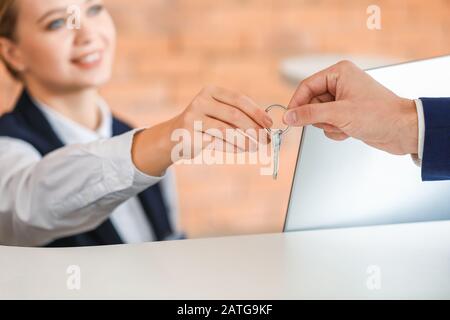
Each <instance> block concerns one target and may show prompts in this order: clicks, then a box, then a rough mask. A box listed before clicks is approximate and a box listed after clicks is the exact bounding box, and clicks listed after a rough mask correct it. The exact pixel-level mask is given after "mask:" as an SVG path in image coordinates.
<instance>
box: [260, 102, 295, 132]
mask: <svg viewBox="0 0 450 320" xmlns="http://www.w3.org/2000/svg"><path fill="white" fill-rule="evenodd" d="M275 108H281V109H284V110H286V111H287V110H288V108H286V107H285V106H282V105H280V104H273V105H271V106H269V107H268V108H267V109H266V113H269V112H270V111H271V110H272V109H275ZM290 128H291V127H290V126H286V128H284V129H283V130H281V129H278V130H281V134H282V135H283V134H285V133H286V132H288V131H289V129H290ZM265 129H266V131H267V133H269V134H270V135H273V134H274V133H276V132H277V131H278V130H273V129H272V128H265Z"/></svg>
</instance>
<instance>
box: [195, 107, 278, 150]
mask: <svg viewBox="0 0 450 320" xmlns="http://www.w3.org/2000/svg"><path fill="white" fill-rule="evenodd" d="M204 112H205V114H206V115H207V116H209V117H211V118H214V119H217V120H219V121H221V122H223V123H226V124H228V125H229V126H230V128H234V129H240V130H241V131H243V132H244V133H245V134H247V135H249V136H250V137H251V138H253V139H255V140H257V141H258V142H262V143H267V142H268V141H269V138H268V135H267V132H266V130H264V129H263V127H261V126H260V125H259V124H258V123H256V122H255V121H253V120H252V119H251V118H250V117H249V116H248V115H247V114H246V113H244V112H242V111H241V110H240V109H237V108H233V107H231V106H229V105H228V104H224V103H222V102H219V101H216V100H214V99H212V100H211V103H210V105H208V106H207V107H206V109H205V110H204Z"/></svg>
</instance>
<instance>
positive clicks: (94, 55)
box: [75, 52, 100, 63]
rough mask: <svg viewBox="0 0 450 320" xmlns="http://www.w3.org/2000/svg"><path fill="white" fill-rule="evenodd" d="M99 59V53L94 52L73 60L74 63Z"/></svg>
mask: <svg viewBox="0 0 450 320" xmlns="http://www.w3.org/2000/svg"><path fill="white" fill-rule="evenodd" d="M98 60H100V53H99V52H95V53H91V54H88V55H87V56H84V57H83V58H80V59H77V60H75V62H76V63H93V62H97V61H98Z"/></svg>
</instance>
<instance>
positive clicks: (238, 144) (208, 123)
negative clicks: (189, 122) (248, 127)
mask: <svg viewBox="0 0 450 320" xmlns="http://www.w3.org/2000/svg"><path fill="white" fill-rule="evenodd" d="M202 132H203V133H205V134H207V135H209V136H211V137H214V138H216V140H214V141H215V142H216V145H218V144H217V139H220V140H222V141H223V142H224V143H223V145H220V146H222V147H223V148H222V149H221V148H220V146H219V147H218V149H217V150H219V151H224V152H239V151H240V152H242V151H250V152H253V151H256V150H258V140H256V139H255V137H253V136H252V135H251V134H250V135H249V134H245V133H244V132H243V131H242V130H239V129H236V128H234V127H232V126H231V125H229V124H228V123H225V122H223V121H220V120H217V119H213V118H207V119H205V121H204V123H203V128H202ZM219 142H220V141H219ZM208 144H209V143H208ZM204 147H206V146H204ZM220 149H221V150H220Z"/></svg>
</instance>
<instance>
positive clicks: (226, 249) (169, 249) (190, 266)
mask: <svg viewBox="0 0 450 320" xmlns="http://www.w3.org/2000/svg"><path fill="white" fill-rule="evenodd" d="M71 265H76V266H79V268H80V269H79V270H80V278H79V279H80V290H69V289H68V287H67V282H68V279H69V277H71V276H72V274H67V268H68V267H69V266H71ZM0 270H1V271H0V298H2V299H15V298H21V299H22V298H24V299H35V298H36V299H46V298H60V299H96V298H106V299H116V298H124V299H305V298H306V299H310V298H325V299H347V298H356V299H366V298H367V299H392V298H427V299H428V298H438V299H449V298H450V222H429V223H416V224H403V225H389V226H377V227H367V228H354V229H337V230H322V231H309V232H295V233H285V234H268V235H254V236H238V237H229V238H212V239H200V240H185V241H174V242H164V243H148V244H141V245H119V246H109V247H96V248H73V249H28V248H12V247H0Z"/></svg>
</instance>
